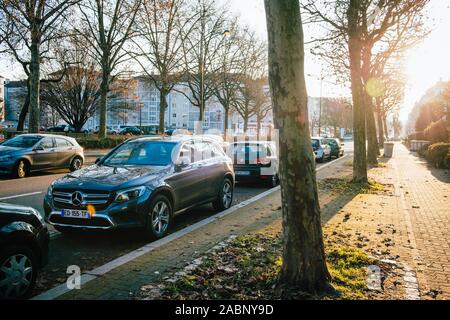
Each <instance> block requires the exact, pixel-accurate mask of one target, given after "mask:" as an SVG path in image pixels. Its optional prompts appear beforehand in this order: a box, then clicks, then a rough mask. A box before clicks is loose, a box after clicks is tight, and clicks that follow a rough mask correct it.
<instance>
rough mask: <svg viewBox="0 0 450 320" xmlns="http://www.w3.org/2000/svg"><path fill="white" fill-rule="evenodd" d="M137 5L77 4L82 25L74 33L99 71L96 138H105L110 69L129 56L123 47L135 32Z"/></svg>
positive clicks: (116, 0)
mask: <svg viewBox="0 0 450 320" xmlns="http://www.w3.org/2000/svg"><path fill="white" fill-rule="evenodd" d="M140 6H141V0H136V1H133V0H84V1H83V2H82V3H80V4H79V9H80V12H81V15H82V19H81V26H82V27H84V28H83V29H82V28H81V27H80V28H78V32H79V33H80V34H81V35H84V36H85V39H86V41H87V42H88V43H89V44H90V47H91V54H92V56H93V57H94V58H95V59H96V61H97V63H98V65H99V66H100V67H101V71H102V82H101V87H100V107H99V112H100V129H99V132H98V136H99V138H104V137H106V117H107V103H108V92H109V91H110V85H111V82H112V81H113V72H114V71H115V70H116V69H117V67H118V66H119V65H120V64H121V63H123V62H124V61H126V60H127V59H129V58H130V56H129V53H128V52H127V51H126V50H124V46H125V44H126V43H127V41H128V40H129V39H130V38H131V37H133V36H135V35H136V34H135V30H134V29H133V26H134V22H135V19H136V15H137V13H138V10H139V8H140Z"/></svg>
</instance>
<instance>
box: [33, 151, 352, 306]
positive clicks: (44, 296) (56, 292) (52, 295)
mask: <svg viewBox="0 0 450 320" xmlns="http://www.w3.org/2000/svg"><path fill="white" fill-rule="evenodd" d="M347 156H348V155H345V156H343V157H341V158H338V159H335V160H333V161H330V162H329V163H327V164H325V165H322V166H320V167H319V168H317V169H316V172H318V171H320V170H322V169H325V168H326V167H328V166H329V165H331V164H332V163H335V162H337V161H340V160H343V159H345V158H346V157H347ZM280 189H281V188H280V186H278V187H275V188H272V189H270V190H267V191H265V192H262V193H260V194H258V195H256V196H254V197H253V198H250V199H247V200H244V201H242V202H241V203H238V204H236V205H235V206H233V207H231V208H229V209H227V210H225V211H222V212H219V213H217V214H215V215H213V216H211V217H209V218H206V219H204V220H201V221H199V222H197V223H194V224H193V225H190V226H188V227H186V228H184V229H181V230H179V231H177V232H175V233H172V234H169V235H168V236H166V237H164V238H162V239H159V240H157V241H154V242H150V243H148V244H146V245H144V246H143V247H141V248H138V249H136V250H134V251H131V252H129V253H127V254H125V255H123V256H121V257H118V258H116V259H114V260H112V261H110V262H108V263H106V264H104V265H102V266H100V267H97V268H95V269H93V270H91V271H88V272H86V273H84V274H83V275H82V276H81V286H84V285H85V284H86V283H88V282H90V281H91V280H94V279H97V278H99V277H101V276H103V275H104V274H106V273H108V272H110V271H112V270H114V269H116V268H118V267H120V266H122V265H124V264H126V263H128V262H130V261H132V260H134V259H136V258H138V257H140V256H142V255H144V254H147V253H149V252H151V251H153V250H155V249H157V248H159V247H161V246H163V245H165V244H168V243H169V242H172V241H174V240H176V239H178V238H181V237H183V236H184V235H186V234H188V233H190V232H193V231H195V230H197V229H200V228H201V227H203V226H206V225H207V224H210V223H211V222H214V221H217V220H220V219H222V218H223V217H225V216H227V215H229V214H231V213H233V212H235V211H237V210H238V209H241V208H243V207H245V206H248V205H249V204H252V203H254V202H256V201H258V200H260V199H262V198H264V197H266V196H268V195H270V194H272V193H274V192H276V191H279V190H280ZM70 291H72V289H69V288H67V285H66V284H61V285H58V286H56V287H54V288H52V289H50V290H47V291H45V292H43V293H41V294H39V295H37V296H35V297H33V298H31V300H53V299H56V298H58V297H60V296H62V295H64V294H65V293H67V292H70Z"/></svg>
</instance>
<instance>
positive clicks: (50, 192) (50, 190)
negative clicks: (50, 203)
mask: <svg viewBox="0 0 450 320" xmlns="http://www.w3.org/2000/svg"><path fill="white" fill-rule="evenodd" d="M47 196H48V197H50V198H51V197H52V196H53V183H52V184H51V185H50V186H49V187H48V189H47Z"/></svg>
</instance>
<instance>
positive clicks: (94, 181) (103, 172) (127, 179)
mask: <svg viewBox="0 0 450 320" xmlns="http://www.w3.org/2000/svg"><path fill="white" fill-rule="evenodd" d="M165 170H167V167H156V166H155V167H153V166H146V167H142V166H140V167H112V166H104V165H92V166H89V167H87V168H84V169H81V170H78V171H75V172H73V173H71V174H68V175H67V176H65V177H63V178H60V179H58V180H57V181H56V183H55V186H59V185H72V184H74V185H80V184H84V185H86V186H87V185H90V186H93V185H97V186H99V187H100V185H103V187H106V188H108V187H117V186H120V185H123V184H126V183H132V182H133V181H134V180H137V179H141V178H145V177H148V176H151V175H156V174H158V173H161V172H163V171H165Z"/></svg>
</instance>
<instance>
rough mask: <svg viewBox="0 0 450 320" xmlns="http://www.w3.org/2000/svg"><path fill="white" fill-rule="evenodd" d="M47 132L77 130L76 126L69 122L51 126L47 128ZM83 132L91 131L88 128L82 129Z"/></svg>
mask: <svg viewBox="0 0 450 320" xmlns="http://www.w3.org/2000/svg"><path fill="white" fill-rule="evenodd" d="M47 132H71V133H73V132H76V130H75V128H74V127H73V126H71V125H68V124H60V125H58V126H56V127H50V128H48V129H47ZM80 132H81V133H88V132H89V131H88V130H87V129H81V130H80Z"/></svg>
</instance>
